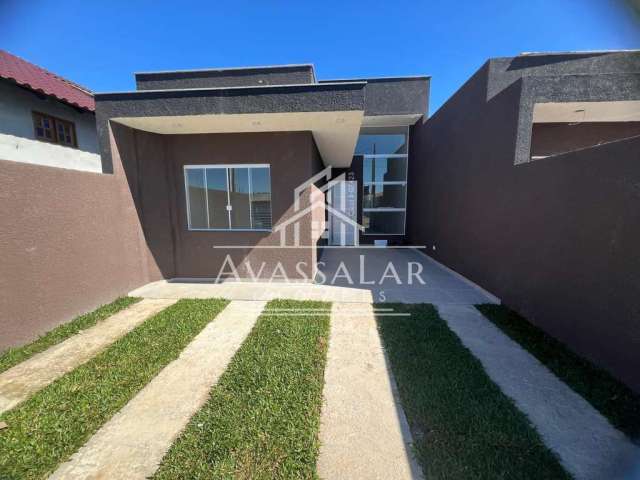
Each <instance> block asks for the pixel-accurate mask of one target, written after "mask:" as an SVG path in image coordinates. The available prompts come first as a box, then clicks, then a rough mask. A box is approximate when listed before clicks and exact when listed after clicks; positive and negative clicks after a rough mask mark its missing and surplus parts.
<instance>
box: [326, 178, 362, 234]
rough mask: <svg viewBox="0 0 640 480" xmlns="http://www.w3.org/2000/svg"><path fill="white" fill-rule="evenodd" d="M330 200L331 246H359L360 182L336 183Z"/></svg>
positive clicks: (330, 193) (331, 191)
mask: <svg viewBox="0 0 640 480" xmlns="http://www.w3.org/2000/svg"><path fill="white" fill-rule="evenodd" d="M328 198H329V207H330V208H329V245H341V246H353V245H358V223H357V220H358V182H357V181H353V180H347V181H341V182H338V183H336V184H335V185H334V186H333V187H332V188H331V190H330V192H329V197H328Z"/></svg>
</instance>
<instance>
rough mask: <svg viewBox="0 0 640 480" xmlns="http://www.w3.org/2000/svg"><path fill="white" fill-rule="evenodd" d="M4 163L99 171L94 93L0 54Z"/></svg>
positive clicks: (0, 131) (0, 136)
mask: <svg viewBox="0 0 640 480" xmlns="http://www.w3.org/2000/svg"><path fill="white" fill-rule="evenodd" d="M0 158H1V159H3V160H11V161H14V162H24V163H38V164H41V165H48V166H55V167H62V168H70V169H75V170H84V171H92V172H101V171H102V164H101V161H100V156H99V154H98V141H97V136H96V122H95V103H94V100H93V94H92V93H91V92H90V91H89V90H88V89H86V88H84V87H81V86H80V85H78V84H76V83H74V82H71V81H70V80H67V79H64V78H62V77H60V76H58V75H56V74H54V73H51V72H49V71H47V70H45V69H43V68H41V67H39V66H37V65H34V64H32V63H29V62H27V61H26V60H23V59H22V58H19V57H16V56H15V55H12V54H11V53H9V52H6V51H4V50H0Z"/></svg>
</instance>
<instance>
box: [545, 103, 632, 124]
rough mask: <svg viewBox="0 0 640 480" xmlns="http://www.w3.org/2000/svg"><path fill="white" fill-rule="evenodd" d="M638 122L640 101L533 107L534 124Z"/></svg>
mask: <svg viewBox="0 0 640 480" xmlns="http://www.w3.org/2000/svg"><path fill="white" fill-rule="evenodd" d="M637 121H640V100H623V101H608V102H607V101H605V102H548V103H536V104H535V105H534V106H533V122H534V123H556V122H557V123H567V122H637Z"/></svg>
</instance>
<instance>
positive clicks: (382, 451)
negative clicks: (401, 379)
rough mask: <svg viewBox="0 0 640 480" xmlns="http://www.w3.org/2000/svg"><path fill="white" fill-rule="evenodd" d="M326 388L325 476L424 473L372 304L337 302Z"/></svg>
mask: <svg viewBox="0 0 640 480" xmlns="http://www.w3.org/2000/svg"><path fill="white" fill-rule="evenodd" d="M323 394H324V401H323V406H322V415H321V419H320V454H319V457H318V474H319V475H320V477H321V478H323V479H343V478H351V479H365V478H366V479H389V478H394V479H413V478H422V473H421V470H420V467H419V466H418V464H417V462H416V461H415V459H414V458H413V457H412V455H411V453H410V444H411V434H410V432H409V426H408V423H407V420H406V417H405V415H404V412H403V411H402V407H401V406H400V403H399V399H398V395H397V391H396V386H395V381H394V380H393V378H392V376H391V372H390V369H389V366H388V362H387V359H386V356H385V354H384V351H383V349H382V342H381V340H380V337H379V335H378V330H377V325H376V320H375V316H374V313H373V307H372V306H371V305H368V306H366V308H365V305H362V304H361V305H355V306H354V305H353V304H345V303H334V304H333V307H332V313H331V333H330V338H329V350H328V353H327V365H326V369H325V385H324V392H323Z"/></svg>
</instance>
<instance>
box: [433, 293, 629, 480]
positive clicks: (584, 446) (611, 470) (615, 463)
mask: <svg viewBox="0 0 640 480" xmlns="http://www.w3.org/2000/svg"><path fill="white" fill-rule="evenodd" d="M438 310H439V312H440V316H441V317H442V318H443V319H444V320H445V321H446V322H447V324H448V325H449V328H451V330H453V331H454V332H455V333H456V334H457V335H458V337H459V338H460V340H461V341H462V343H463V344H464V345H465V346H466V347H467V348H468V349H469V350H471V352H472V353H473V354H474V355H475V356H476V357H477V358H478V359H479V360H480V362H481V363H482V365H483V367H484V369H485V371H486V372H487V374H488V375H489V377H491V379H492V380H493V381H494V382H495V383H496V384H497V385H498V386H499V387H500V388H501V389H502V391H503V392H504V393H505V394H506V395H508V396H509V397H510V398H512V399H513V400H514V402H515V403H516V405H517V406H518V408H519V409H520V410H522V411H523V412H524V413H525V414H526V415H527V416H528V417H529V420H530V421H531V422H532V423H533V425H534V426H535V428H536V429H537V431H538V433H540V435H541V437H542V439H543V441H544V443H545V444H546V445H547V447H549V448H550V449H551V450H553V451H554V452H556V454H557V455H558V457H559V458H560V461H561V463H562V465H563V466H564V468H565V469H566V470H567V471H568V472H569V473H571V475H573V476H574V478H576V480H591V479H593V480H595V479H603V478H606V479H611V480H613V479H618V478H632V477H631V476H630V475H631V474H630V472H631V470H632V469H633V468H634V464H635V468H638V467H639V463H640V448H638V447H637V446H635V445H634V444H633V443H631V442H630V441H629V440H628V439H627V437H625V435H624V434H622V433H621V432H619V431H618V430H616V429H615V428H614V427H613V426H611V424H610V423H609V422H608V421H607V420H606V419H605V418H604V417H603V416H602V415H600V413H599V412H598V411H597V410H595V409H594V408H593V407H592V406H591V405H590V404H589V403H588V402H587V401H586V400H584V399H583V398H582V397H581V396H580V395H578V394H577V393H575V392H574V391H573V390H571V389H570V388H569V387H568V386H567V385H566V384H565V383H564V382H562V381H561V380H560V379H558V378H557V377H556V376H555V375H554V374H553V373H551V372H550V371H549V370H548V369H547V368H546V367H545V366H544V365H542V364H541V363H540V362H539V361H538V360H537V359H536V358H535V357H533V356H532V355H530V354H529V353H528V352H527V351H525V350H524V349H523V348H522V347H520V345H518V344H517V343H516V342H514V341H513V340H511V338H509V337H508V336H507V335H505V334H504V333H503V332H502V331H501V330H500V329H499V328H497V327H496V326H495V325H494V324H493V323H491V322H490V321H489V320H487V319H486V318H484V317H483V316H482V314H480V312H479V311H478V310H476V309H475V308H474V307H473V306H452V305H448V306H440V307H438ZM634 478H635V477H634Z"/></svg>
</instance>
